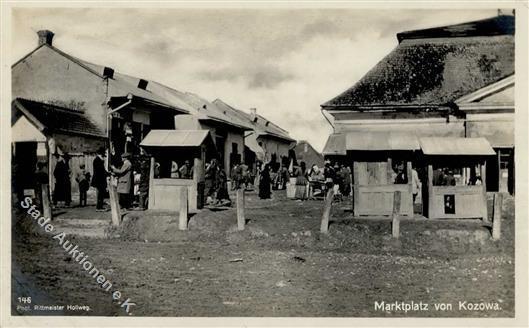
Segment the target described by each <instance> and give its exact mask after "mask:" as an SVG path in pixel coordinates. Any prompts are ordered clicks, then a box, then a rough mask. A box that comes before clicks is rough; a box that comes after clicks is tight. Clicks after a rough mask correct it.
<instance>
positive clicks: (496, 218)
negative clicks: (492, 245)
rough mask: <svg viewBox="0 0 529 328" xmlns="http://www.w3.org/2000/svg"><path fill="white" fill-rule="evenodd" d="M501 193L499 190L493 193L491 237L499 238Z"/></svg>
mask: <svg viewBox="0 0 529 328" xmlns="http://www.w3.org/2000/svg"><path fill="white" fill-rule="evenodd" d="M502 204H503V195H502V194H501V193H499V192H497V193H495V194H494V212H493V216H492V239H494V240H499V239H500V237H501V214H502V213H501V212H502V209H501V207H502Z"/></svg>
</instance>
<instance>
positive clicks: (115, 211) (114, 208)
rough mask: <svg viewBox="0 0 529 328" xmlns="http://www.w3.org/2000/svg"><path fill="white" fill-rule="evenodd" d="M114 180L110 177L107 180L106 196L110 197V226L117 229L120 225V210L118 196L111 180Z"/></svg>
mask: <svg viewBox="0 0 529 328" xmlns="http://www.w3.org/2000/svg"><path fill="white" fill-rule="evenodd" d="M113 179H115V178H114V177H111V178H110V179H107V186H108V194H109V196H110V211H111V213H112V225H113V226H115V227H117V226H119V224H120V223H121V210H120V208H119V195H118V192H117V190H116V187H114V185H113V183H112V180H113Z"/></svg>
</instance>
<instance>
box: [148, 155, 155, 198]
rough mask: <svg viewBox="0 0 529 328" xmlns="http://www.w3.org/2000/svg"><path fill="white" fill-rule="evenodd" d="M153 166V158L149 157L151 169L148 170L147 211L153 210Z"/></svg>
mask: <svg viewBox="0 0 529 328" xmlns="http://www.w3.org/2000/svg"><path fill="white" fill-rule="evenodd" d="M154 165H155V162H154V157H151V168H150V170H149V196H148V197H149V198H148V204H147V208H148V209H153V208H154V198H155V196H154Z"/></svg>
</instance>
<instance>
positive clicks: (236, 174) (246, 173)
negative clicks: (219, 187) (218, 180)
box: [231, 163, 253, 190]
mask: <svg viewBox="0 0 529 328" xmlns="http://www.w3.org/2000/svg"><path fill="white" fill-rule="evenodd" d="M231 181H232V185H231V190H236V189H240V188H244V189H247V188H248V187H249V185H251V184H252V181H253V180H252V174H251V172H250V170H249V168H248V165H246V164H245V163H236V164H235V165H234V166H233V168H232V169H231Z"/></svg>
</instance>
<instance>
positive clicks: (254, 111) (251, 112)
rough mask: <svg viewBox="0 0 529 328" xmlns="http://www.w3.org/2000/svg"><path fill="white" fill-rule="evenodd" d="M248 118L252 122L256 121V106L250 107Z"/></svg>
mask: <svg viewBox="0 0 529 328" xmlns="http://www.w3.org/2000/svg"><path fill="white" fill-rule="evenodd" d="M250 118H251V120H252V121H253V122H257V108H250Z"/></svg>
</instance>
